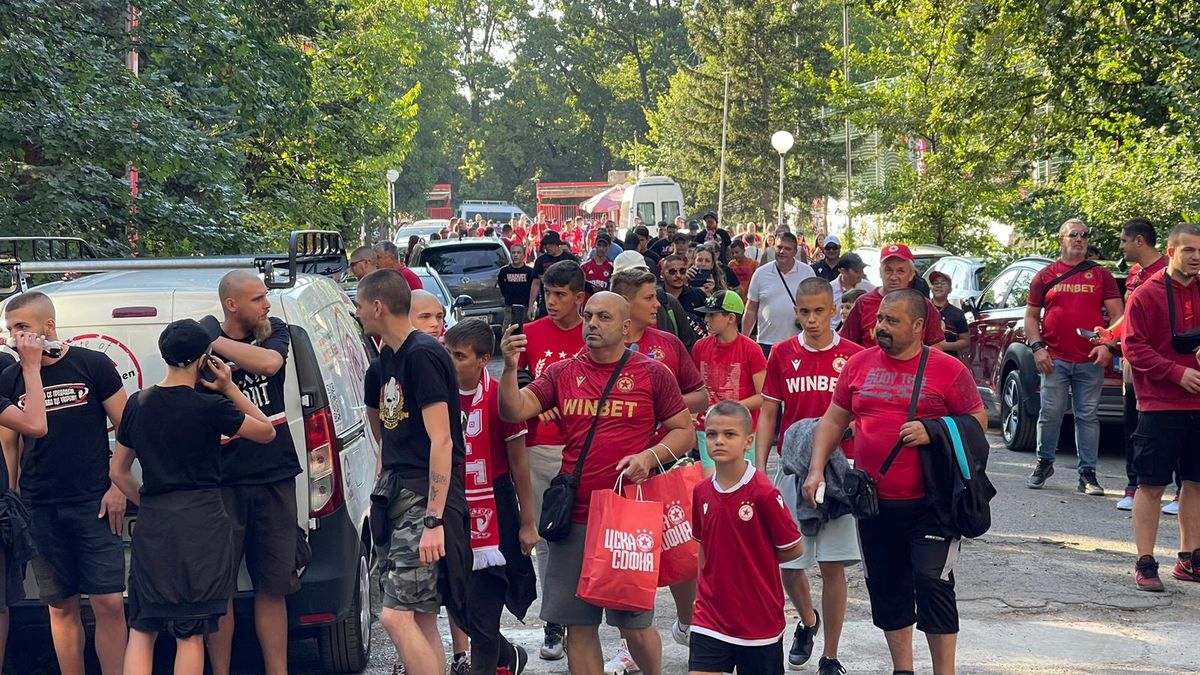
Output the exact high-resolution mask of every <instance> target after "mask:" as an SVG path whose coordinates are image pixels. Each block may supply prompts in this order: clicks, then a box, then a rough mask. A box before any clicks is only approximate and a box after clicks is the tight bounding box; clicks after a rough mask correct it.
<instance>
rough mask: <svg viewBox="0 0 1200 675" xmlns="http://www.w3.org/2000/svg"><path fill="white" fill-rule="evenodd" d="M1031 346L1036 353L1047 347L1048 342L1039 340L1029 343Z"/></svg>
mask: <svg viewBox="0 0 1200 675" xmlns="http://www.w3.org/2000/svg"><path fill="white" fill-rule="evenodd" d="M1029 348H1030V349H1032V350H1033V353H1034V354H1036V353H1038V352H1040V351H1042V350H1043V349H1045V348H1046V343H1045V342H1042V341H1041V340H1038V341H1037V342H1035V343H1033V344H1031V345H1029Z"/></svg>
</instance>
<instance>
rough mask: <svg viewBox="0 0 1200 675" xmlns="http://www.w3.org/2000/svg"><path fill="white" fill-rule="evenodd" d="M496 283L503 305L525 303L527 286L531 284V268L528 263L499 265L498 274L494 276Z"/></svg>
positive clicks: (527, 297) (526, 301)
mask: <svg viewBox="0 0 1200 675" xmlns="http://www.w3.org/2000/svg"><path fill="white" fill-rule="evenodd" d="M496 285H497V286H498V287H500V294H501V295H503V296H504V304H505V305H507V306H512V305H527V304H529V288H530V287H531V286H533V268H532V267H530V266H529V265H521V266H520V267H516V266H514V265H509V266H507V267H501V268H500V274H499V275H498V276H497V277H496Z"/></svg>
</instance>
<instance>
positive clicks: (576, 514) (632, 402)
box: [500, 291, 695, 675]
mask: <svg viewBox="0 0 1200 675" xmlns="http://www.w3.org/2000/svg"><path fill="white" fill-rule="evenodd" d="M583 325H584V341H585V342H586V344H587V350H586V351H584V352H581V353H580V354H577V355H575V356H573V357H571V358H569V359H566V360H564V361H559V362H558V363H555V364H554V365H552V366H550V367H549V368H547V369H546V371H545V372H543V373H542V375H541V376H540V377H538V378H537V379H535V380H534V381H533V382H532V383H531V384H530V385H529V386H527V387H525V388H524V389H518V387H517V362H518V358H519V357H520V355H521V354H522V353H523V352H524V351H525V350H526V348H527V347H526V345H527V344H528V342H527V338H526V336H525V335H520V334H516V335H514V334H513V329H512V328H511V327H510V328H509V329H508V330H507V331H505V335H504V340H503V341H502V342H501V346H500V351H501V353H502V354H503V355H504V373H503V375H501V378H500V417H501V418H502V419H504V420H505V421H507V422H523V421H525V420H527V419H531V418H533V417H535V416H537V415H539V414H541V413H542V412H543V411H545V410H550V409H553V408H558V409H559V411H560V416H561V420H562V427H563V434H564V437H565V439H566V447H565V449H564V451H563V463H562V471H563V472H564V473H571V472H573V471H574V470H575V465H576V463H577V462H579V461H580V458H581V455H582V450H583V446H584V444H585V438H588V437H590V436H592V435H593V434H591V433H589V429H594V439H593V440H594V442H593V443H591V445H590V446H589V451H588V453H587V455H586V456H585V457H583V468H582V474H581V478H580V482H579V486H578V488H577V490H576V493H575V501H574V504H573V513H572V526H571V531H570V534H569V535H568V536H567V538H566V539H563V540H562V541H557V542H551V543H550V544H549V563H548V564H547V576H546V578H545V579H544V580H543V588H544V592H543V595H542V607H541V613H542V614H541V615H542V619H543V620H545V621H548V622H554V623H558V624H562V625H565V626H566V627H567V634H566V644H567V655H568V658H569V666H570V669H571V672H573V673H600V672H603V670H602V667H603V666H602V664H603V661H602V659H603V656H602V652H601V646H600V633H599V626H600V622H601V620H602V618H604V615H605V614H607V620H608V623H609V624H610V625H612V626H614V627H616V628H618V629H619V630H620V631H621V634H622V637H624V638H625V640H626V641H627V642H628V644H629V649H630V652H631V653H632V655H633V657H634V658H635V659H636V660H637V662H638V664H640V665H641V669H642V671H643V672H644V673H646V675H660V674H661V673H662V639H661V637H660V636H659V634H658V631H657V630H655V628H654V612H653V611H652V610H651V611H642V612H632V611H622V610H613V609H607V610H606V609H604V608H601V607H598V606H596V605H592V604H590V603H587V602H585V601H583V600H580V599H579V598H578V597H576V595H575V589H576V587H577V586H578V584H579V575H580V571H581V569H582V567H583V558H584V541H585V540H586V537H587V528H588V525H589V524H588V519H589V512H588V503H589V502H590V501H591V495H592V492H594V491H596V490H611V489H612V487H613V485H615V484H616V482H617V478H618V476H620V475H622V474H624V476H625V479H626V480H628V481H630V482H632V483H640V482H642V481H644V480H645V479H646V478H648V477H649V476H650V474H651V472H652V471H653V470H654V469H656V468H658V466H659V465H660V463H664V462H670V461H672V459H673V458H674V457H680V456H682V455H683V453H685V452H687V451H688V450H689V449H690V448H691V447H692V445H694V444H695V435H694V431H693V427H692V416H691V413H690V412H689V411H688V408H687V404H685V403H684V401H683V397H682V396H681V395H680V393H679V386H678V385H677V384H676V383H675V378H674V377H673V376H672V375H671V373H670V372H669V371H668V370H667V369H666V368H664V367H663V365H662V364H661V363H658V362H655V361H654V360H653V359H649V358H647V357H646V355H645V354H642V353H638V352H631V351H629V350H627V349H626V348H625V341H626V339H627V338H626V334H627V332H628V331H629V327H630V319H629V303H628V302H626V301H625V299H624V298H622V297H621V296H619V295H617V294H615V293H610V292H607V291H604V292H600V293H597V294H595V295H593V296H592V298H591V299H590V300H588V303H587V305H586V307H585V308H584V313H583ZM618 368H620V372H619V373H618V374H617V378H619V379H618V380H617V381H624V385H619V386H614V387H612V389H611V391H610V392H609V394H608V397H607V399H606V401H605V404H604V405H602V406H597V405H596V403H598V402H599V399H600V398H601V395H602V393H603V392H604V390H605V389H606V384H607V383H608V382H609V381H610V380H613V379H614V377H613V376H614V373H615V371H616V370H617V369H618ZM589 404H591V405H589ZM593 424H594V427H593ZM660 425H661V428H662V429H663V430H664V431H665V436H663V437H662V440H661V441H660V442H658V443H655V442H654V439H655V438H656V437H657V436H656V429H658V428H659V427H660Z"/></svg>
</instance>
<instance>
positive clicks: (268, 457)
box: [218, 317, 300, 485]
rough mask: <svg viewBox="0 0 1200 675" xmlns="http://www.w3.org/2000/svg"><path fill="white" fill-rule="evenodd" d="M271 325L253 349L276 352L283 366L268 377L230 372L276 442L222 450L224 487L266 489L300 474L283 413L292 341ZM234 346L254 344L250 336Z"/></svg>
mask: <svg viewBox="0 0 1200 675" xmlns="http://www.w3.org/2000/svg"><path fill="white" fill-rule="evenodd" d="M270 321H271V334H270V335H268V336H267V337H266V339H264V340H263V341H262V342H261V343H257V344H256V346H258V347H262V348H263V349H270V350H272V351H275V352H278V353H279V355H280V356H282V357H283V360H284V365H283V366H281V367H280V368H279V370H278V371H277V372H276V373H275V374H274V375H272V376H270V377H264V376H262V375H255V374H254V373H251V372H249V371H247V370H242V369H241V368H236V369H234V371H233V383H234V384H236V385H237V388H238V389H241V390H242V393H243V394H245V395H246V398H248V399H250V402H251V403H253V404H254V405H255V406H257V407H258V409H259V410H261V411H262V412H263V414H264V415H266V416H267V419H268V420H269V421H270V422H271V424H273V425H275V430H276V432H277V433H276V434H275V440H273V441H271V442H270V443H268V444H266V445H263V444H261V443H255V442H253V441H248V440H246V439H243V438H236V439H234V440H232V441H230V442H228V443H226V444H225V446H224V447H223V448H222V449H221V462H222V466H221V477H222V480H224V483H225V485H266V484H268V483H276V482H278V481H281V480H287V479H288V478H293V477H295V476H296V474H298V473H300V461H299V460H297V459H296V446H295V444H294V443H293V442H292V435H291V434H290V433H288V424H287V414H286V412H285V410H284V384H285V378H286V377H287V357H288V347H289V346H290V345H291V343H292V337H291V334H290V333H288V327H287V324H286V323H284V322H283V320H282V319H277V318H275V317H271V319H270ZM222 336H223V337H229V336H228V335H224V334H222ZM237 342H242V343H245V344H255V343H254V338H253V337H252V336H247V337H246V338H245V339H242V340H237ZM218 356H220V354H218Z"/></svg>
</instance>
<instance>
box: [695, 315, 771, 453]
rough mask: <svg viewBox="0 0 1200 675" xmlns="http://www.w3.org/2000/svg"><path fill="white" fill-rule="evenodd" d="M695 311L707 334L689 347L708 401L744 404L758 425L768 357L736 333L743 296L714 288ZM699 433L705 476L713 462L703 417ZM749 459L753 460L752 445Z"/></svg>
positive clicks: (755, 343) (746, 338)
mask: <svg viewBox="0 0 1200 675" xmlns="http://www.w3.org/2000/svg"><path fill="white" fill-rule="evenodd" d="M696 311H697V312H698V313H700V314H701V315H703V316H704V323H705V325H707V326H708V337H706V338H704V339H702V340H700V341H699V342H697V343H696V346H695V347H692V359H693V360H695V362H696V366H697V367H698V368H699V369H700V376H701V377H702V378H703V379H704V386H705V388H707V389H708V402H709V404H710V405H716V404H718V403H720V402H721V401H737V402H738V403H741V404H742V405H744V406H746V408H747V409H748V410H749V411H750V417H751V419H752V420H753V422H754V423H755V424H757V423H758V409H759V408H760V407H761V406H762V401H763V399H762V389H763V381H764V380H766V377H767V359H766V357H764V356H763V353H762V349H760V348H759V346H758V343H757V342H755V341H754V340H751V339H750V338H748V337H746V336H745V335H742V334H741V333H739V332H738V326H740V325H741V323H742V314H743V313H744V312H745V311H746V306H745V305H744V304H743V303H742V297H741V296H740V295H738V292H737V291H717V292H716V293H714V294H713V296H712V297H711V298H709V299H708V301H707V302H705V304H704V305H702V306H701V307H698V308H697V309H696ZM698 436H699V447H700V460H701V462H702V463H703V464H704V473H705V475H706V476H708V475H711V474H712V469H713V461H712V458H711V457H709V456H708V451H707V450H706V448H705V445H704V426H703V420H701V423H700V427H699V431H698ZM750 461H752V462H753V461H754V447H753V446H751V448H750Z"/></svg>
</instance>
